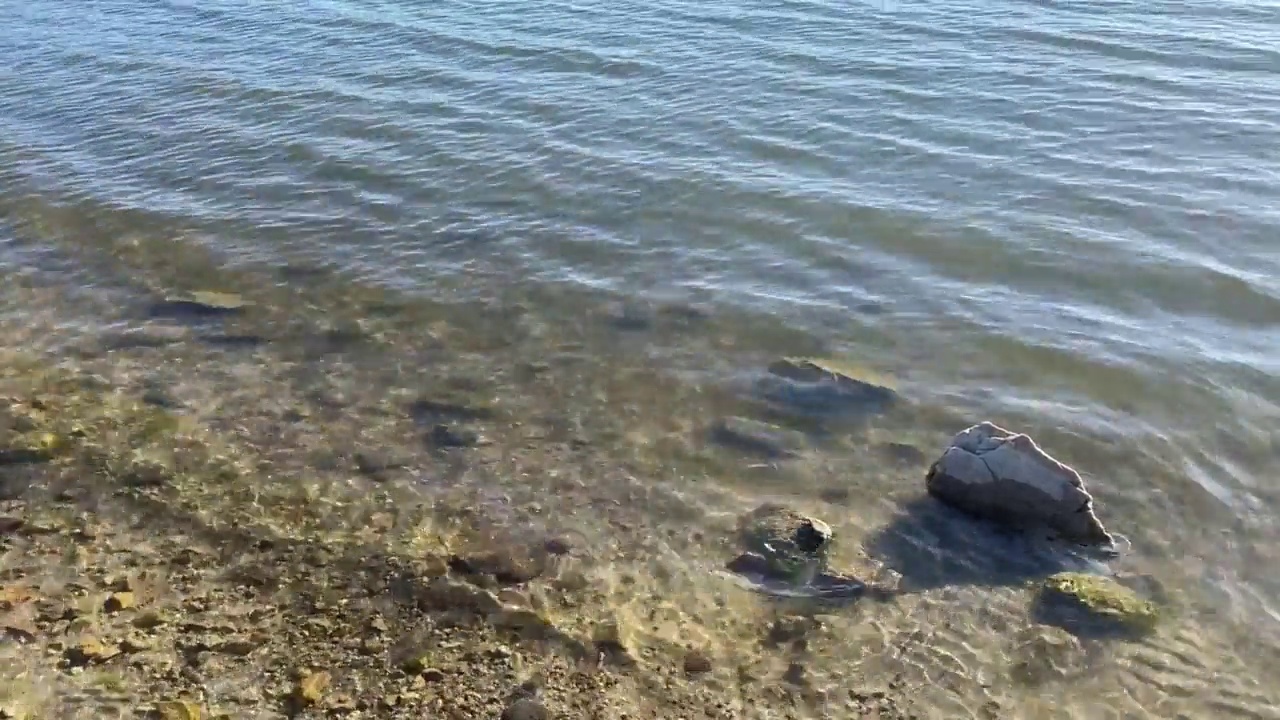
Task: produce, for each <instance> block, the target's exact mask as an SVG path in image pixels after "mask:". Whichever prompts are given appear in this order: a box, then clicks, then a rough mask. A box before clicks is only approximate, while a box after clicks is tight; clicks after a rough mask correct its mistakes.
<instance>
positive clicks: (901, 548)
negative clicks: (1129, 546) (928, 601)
mask: <svg viewBox="0 0 1280 720" xmlns="http://www.w3.org/2000/svg"><path fill="white" fill-rule="evenodd" d="M865 549H866V551H867V553H868V554H869V555H870V556H871V557H873V558H875V559H876V560H878V561H880V562H882V563H884V564H885V565H886V566H887V567H888V568H889V569H891V570H893V571H895V572H897V573H898V574H899V575H901V576H902V583H901V590H902V591H904V592H921V591H924V590H929V589H933V588H938V587H944V586H952V585H982V586H988V587H992V586H1011V585H1021V584H1023V583H1025V582H1027V581H1029V580H1033V579H1040V578H1044V577H1048V576H1049V575H1052V574H1053V573H1056V572H1061V571H1063V570H1082V569H1086V568H1087V567H1089V565H1090V563H1091V562H1092V561H1091V560H1090V559H1089V558H1087V557H1085V556H1084V555H1082V554H1080V553H1078V552H1075V551H1073V550H1071V549H1069V548H1066V547H1062V546H1060V545H1057V544H1053V543H1050V542H1049V541H1046V540H1043V539H1040V538H1038V537H1036V536H1034V535H1031V534H1028V533H1026V532H1022V531H1018V530H1010V529H1006V528H1002V527H1000V526H998V525H995V524H993V523H988V522H986V521H982V520H977V519H974V518H971V517H969V516H967V515H964V514H963V513H960V512H959V511H956V510H954V509H952V508H949V507H947V506H946V505H943V504H942V503H940V502H938V501H937V500H935V499H933V498H931V497H928V496H922V497H920V498H917V499H915V500H912V501H910V502H908V503H906V505H904V506H903V507H902V509H901V511H900V512H899V514H898V515H897V517H895V518H894V519H893V520H892V521H891V522H890V523H889V524H887V525H885V526H884V527H882V528H880V529H879V530H877V531H875V532H874V533H873V534H872V535H871V537H869V538H868V539H867V541H866V543H865Z"/></svg>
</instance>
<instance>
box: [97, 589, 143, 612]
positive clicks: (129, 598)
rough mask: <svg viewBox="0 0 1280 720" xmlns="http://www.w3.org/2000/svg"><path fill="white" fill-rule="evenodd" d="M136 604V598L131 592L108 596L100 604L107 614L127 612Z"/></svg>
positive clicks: (115, 593)
mask: <svg viewBox="0 0 1280 720" xmlns="http://www.w3.org/2000/svg"><path fill="white" fill-rule="evenodd" d="M137 604H138V598H137V596H136V595H134V594H133V593H132V592H129V591H125V592H114V593H111V594H110V595H108V596H107V600H106V602H104V603H103V604H102V607H103V609H104V610H106V611H107V612H109V613H116V612H120V611H121V610H128V609H129V608H132V607H136V606H137Z"/></svg>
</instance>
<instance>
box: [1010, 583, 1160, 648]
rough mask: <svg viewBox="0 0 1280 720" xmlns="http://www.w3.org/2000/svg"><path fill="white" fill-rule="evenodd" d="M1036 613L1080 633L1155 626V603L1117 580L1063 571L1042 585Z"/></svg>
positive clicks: (1119, 631)
mask: <svg viewBox="0 0 1280 720" xmlns="http://www.w3.org/2000/svg"><path fill="white" fill-rule="evenodd" d="M1035 615H1036V616H1037V619H1039V620H1040V621H1042V622H1044V623H1046V624H1049V625H1056V626H1058V627H1061V628H1062V629H1064V630H1067V631H1069V632H1071V633H1073V634H1077V635H1137V636H1140V635H1145V634H1148V633H1150V632H1152V631H1154V630H1155V627H1156V624H1157V622H1158V621H1159V618H1160V611H1159V609H1158V608H1157V607H1156V605H1155V603H1153V602H1151V601H1150V600H1147V599H1145V598H1142V597H1140V596H1139V595H1138V593H1136V592H1135V591H1133V590H1131V589H1130V588H1127V587H1125V586H1124V585H1121V584H1120V583H1119V582H1117V581H1116V580H1113V579H1111V578H1109V577H1103V576H1100V575H1090V574H1088V573H1079V572H1061V573H1058V574H1056V575H1052V576H1050V577H1049V578H1048V579H1046V580H1045V581H1044V583H1043V584H1042V585H1041V586H1040V589H1039V594H1038V596H1037V598H1036V607H1035Z"/></svg>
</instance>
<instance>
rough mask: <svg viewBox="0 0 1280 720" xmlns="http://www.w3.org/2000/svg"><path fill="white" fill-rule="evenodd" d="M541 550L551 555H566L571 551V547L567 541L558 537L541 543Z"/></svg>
mask: <svg viewBox="0 0 1280 720" xmlns="http://www.w3.org/2000/svg"><path fill="white" fill-rule="evenodd" d="M543 548H544V549H546V551H547V552H549V553H551V554H552V555H568V554H569V553H570V552H572V551H573V546H572V545H570V544H569V541H568V540H566V539H564V538H560V537H553V538H548V539H547V541H546V542H545V543H543Z"/></svg>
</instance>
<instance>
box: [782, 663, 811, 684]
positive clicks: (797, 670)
mask: <svg viewBox="0 0 1280 720" xmlns="http://www.w3.org/2000/svg"><path fill="white" fill-rule="evenodd" d="M782 679H783V680H785V681H786V682H789V683H791V684H792V685H807V684H808V682H809V678H808V671H807V669H806V668H805V666H804V664H803V663H798V662H793V663H791V664H790V665H788V666H787V671H786V672H784V673H783V674H782Z"/></svg>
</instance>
